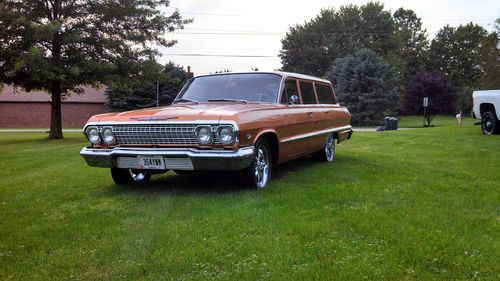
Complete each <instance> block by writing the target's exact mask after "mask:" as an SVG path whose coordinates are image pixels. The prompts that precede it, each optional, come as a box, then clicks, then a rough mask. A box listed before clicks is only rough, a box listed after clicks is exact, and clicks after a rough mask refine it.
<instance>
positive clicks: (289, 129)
mask: <svg viewBox="0 0 500 281" xmlns="http://www.w3.org/2000/svg"><path fill="white" fill-rule="evenodd" d="M293 96H295V97H296V98H298V100H297V101H295V102H292V99H293ZM280 103H281V104H282V105H283V107H282V112H283V113H282V116H281V117H282V118H284V119H285V122H284V124H285V125H284V126H283V127H280V128H279V129H278V130H277V132H278V134H279V138H280V159H282V160H283V161H285V160H289V159H290V158H294V157H297V156H300V155H303V154H304V153H307V152H308V151H309V150H310V146H309V145H308V141H307V138H306V135H307V134H309V133H311V132H312V131H313V128H312V126H313V122H314V120H313V115H312V111H310V109H309V108H308V106H304V105H303V104H302V99H301V95H300V84H299V81H298V80H297V79H292V78H287V79H286V80H285V86H284V88H283V91H282V95H281V98H280Z"/></svg>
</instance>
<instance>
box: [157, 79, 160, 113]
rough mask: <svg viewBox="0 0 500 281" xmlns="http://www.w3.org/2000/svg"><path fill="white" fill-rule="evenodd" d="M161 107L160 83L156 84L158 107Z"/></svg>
mask: <svg viewBox="0 0 500 281" xmlns="http://www.w3.org/2000/svg"><path fill="white" fill-rule="evenodd" d="M159 106H160V82H156V107H159Z"/></svg>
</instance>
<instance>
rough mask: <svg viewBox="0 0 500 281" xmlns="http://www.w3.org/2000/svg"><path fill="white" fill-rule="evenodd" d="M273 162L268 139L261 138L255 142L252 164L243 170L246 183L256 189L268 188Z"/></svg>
mask: <svg viewBox="0 0 500 281" xmlns="http://www.w3.org/2000/svg"><path fill="white" fill-rule="evenodd" d="M272 163H273V161H272V156H271V150H270V148H269V144H268V143H267V141H266V140H264V139H259V140H258V141H257V142H256V143H255V148H254V158H253V161H252V164H251V165H250V167H248V168H246V169H244V170H243V171H242V174H243V179H244V180H245V182H246V184H247V185H249V186H250V187H252V188H255V189H263V188H266V186H267V184H268V183H269V181H270V180H271V171H272Z"/></svg>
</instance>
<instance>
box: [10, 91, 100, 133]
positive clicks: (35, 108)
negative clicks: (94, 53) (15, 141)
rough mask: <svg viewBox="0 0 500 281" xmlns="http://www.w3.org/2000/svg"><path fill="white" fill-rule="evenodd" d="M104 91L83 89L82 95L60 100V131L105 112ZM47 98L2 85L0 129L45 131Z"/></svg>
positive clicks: (43, 94) (47, 109)
mask: <svg viewBox="0 0 500 281" xmlns="http://www.w3.org/2000/svg"><path fill="white" fill-rule="evenodd" d="M104 91H105V88H100V89H93V88H84V93H83V94H80V95H77V94H72V95H70V96H69V97H67V98H63V100H62V104H61V110H62V123H63V128H79V127H82V126H83V125H84V124H85V122H87V120H88V119H89V117H90V116H92V115H95V114H99V113H104V112H108V111H109V109H108V107H107V106H106V102H107V100H106V96H105V95H104ZM50 101H51V96H50V95H48V94H47V93H45V92H29V93H27V92H25V91H23V90H22V89H21V88H14V87H12V86H9V85H4V86H3V88H2V89H1V91H0V128H49V127H50V106H51V104H50Z"/></svg>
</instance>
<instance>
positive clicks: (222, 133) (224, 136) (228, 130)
mask: <svg viewBox="0 0 500 281" xmlns="http://www.w3.org/2000/svg"><path fill="white" fill-rule="evenodd" d="M217 134H218V136H219V139H220V142H221V143H222V144H224V145H227V144H232V143H233V142H234V130H233V127H230V126H227V127H220V128H219V130H218V131H217Z"/></svg>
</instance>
